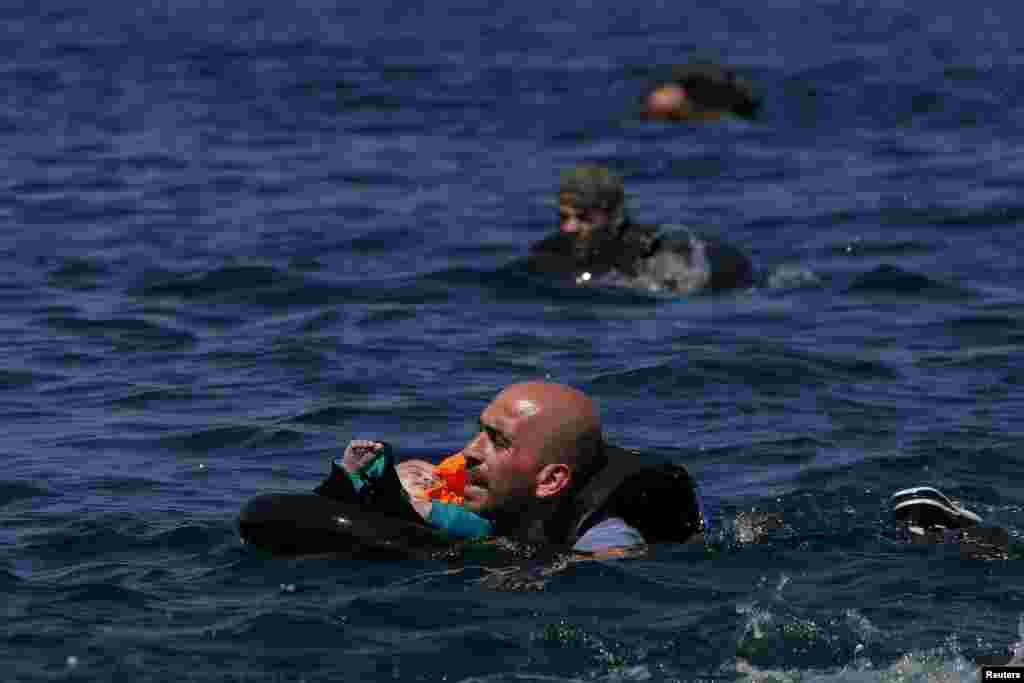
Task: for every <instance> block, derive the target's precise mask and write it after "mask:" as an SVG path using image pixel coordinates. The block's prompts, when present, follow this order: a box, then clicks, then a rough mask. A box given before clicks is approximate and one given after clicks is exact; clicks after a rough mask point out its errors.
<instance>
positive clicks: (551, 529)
mask: <svg viewBox="0 0 1024 683" xmlns="http://www.w3.org/2000/svg"><path fill="white" fill-rule="evenodd" d="M638 455H639V453H638V452H637V451H632V450H626V449H623V448H619V447H617V446H611V445H607V444H606V445H604V446H602V452H601V454H600V456H599V458H598V461H597V463H596V465H597V467H595V468H594V471H593V472H591V473H589V474H588V473H585V472H584V473H580V474H579V475H577V476H578V480H577V482H576V483H574V484H573V489H572V490H571V491H570V492H569V494H568V495H566V496H564V497H560V498H559V500H558V502H557V503H556V504H555V505H554V506H553V507H551V508H549V509H548V513H547V514H546V515H540V516H537V517H534V518H532V519H531V520H530V522H529V523H528V524H527V525H526V526H523V525H522V524H520V523H519V520H518V519H516V518H514V517H511V516H510V517H507V518H503V517H501V516H500V515H499V516H498V517H497V519H496V524H497V531H498V534H499V535H501V536H510V537H513V538H518V539H520V540H523V541H526V542H528V543H534V544H543V545H552V546H556V547H557V546H561V547H571V546H573V545H574V544H575V543H576V541H577V540H579V538H580V537H581V536H582V535H583V534H585V533H586V532H587V530H588V529H590V527H591V526H593V525H594V524H596V523H597V522H599V521H600V520H602V519H607V518H608V517H619V518H621V519H623V520H624V521H625V522H626V524H628V525H630V526H631V527H633V528H634V529H636V530H637V531H639V532H640V534H641V535H642V536H643V537H644V541H645V542H647V543H685V542H686V541H688V540H690V539H691V538H692V537H693V536H694V535H695V534H699V533H701V532H702V531H703V530H704V515H703V512H702V511H701V506H700V503H699V502H698V500H697V487H696V484H694V482H693V480H692V479H691V478H690V475H689V473H688V472H687V471H686V468H685V467H683V466H682V465H672V464H662V465H644V464H643V463H641V462H640V458H639V457H638Z"/></svg>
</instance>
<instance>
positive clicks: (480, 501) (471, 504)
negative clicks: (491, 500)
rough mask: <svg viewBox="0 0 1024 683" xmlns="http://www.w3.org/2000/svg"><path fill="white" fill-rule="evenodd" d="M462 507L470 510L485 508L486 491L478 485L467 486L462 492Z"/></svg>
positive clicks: (480, 510) (477, 510)
mask: <svg viewBox="0 0 1024 683" xmlns="http://www.w3.org/2000/svg"><path fill="white" fill-rule="evenodd" d="M462 496H463V502H462V507H464V508H466V509H467V510H469V511H470V512H482V511H483V510H485V509H487V499H488V496H487V491H486V490H485V489H482V488H480V487H479V486H467V487H466V489H465V490H464V491H463V492H462Z"/></svg>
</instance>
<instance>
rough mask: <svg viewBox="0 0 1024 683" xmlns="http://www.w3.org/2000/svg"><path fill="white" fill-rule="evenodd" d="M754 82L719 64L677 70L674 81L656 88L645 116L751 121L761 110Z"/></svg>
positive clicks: (693, 119) (686, 66) (646, 103)
mask: <svg viewBox="0 0 1024 683" xmlns="http://www.w3.org/2000/svg"><path fill="white" fill-rule="evenodd" d="M758 105H759V103H758V101H757V99H756V98H755V97H754V90H753V88H752V87H751V85H750V83H749V82H747V81H746V80H745V79H743V78H740V77H739V76H737V75H736V74H735V73H734V72H733V70H732V69H729V68H727V67H723V66H719V65H716V64H687V65H682V66H677V67H675V68H674V69H673V72H672V80H671V81H669V82H667V83H661V84H659V85H657V86H655V87H654V89H653V90H651V92H650V93H648V95H647V98H646V99H645V101H644V109H643V112H642V116H643V117H644V118H648V119H657V120H661V121H707V120H714V119H718V118H721V117H722V116H726V115H730V114H731V115H733V116H740V117H743V118H750V117H752V116H753V115H754V113H755V112H756V111H757V108H758Z"/></svg>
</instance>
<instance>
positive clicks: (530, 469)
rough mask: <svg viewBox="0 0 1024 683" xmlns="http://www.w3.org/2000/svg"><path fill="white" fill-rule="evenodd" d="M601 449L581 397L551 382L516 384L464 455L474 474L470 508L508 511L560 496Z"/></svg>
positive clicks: (593, 415)
mask: <svg viewBox="0 0 1024 683" xmlns="http://www.w3.org/2000/svg"><path fill="white" fill-rule="evenodd" d="M600 444H601V422H600V419H599V418H598V415H597V409H596V407H595V406H594V402H593V401H592V400H591V399H590V398H589V397H588V396H587V395H586V394H584V393H583V392H582V391H580V390H578V389H574V388H572V387H569V386H566V385H564V384H553V383H549V382H523V383H521V384H513V385H511V386H509V387H507V388H506V389H504V390H503V391H502V392H501V393H499V394H498V396H497V397H496V398H495V399H494V400H493V401H492V402H491V403H490V404H489V405H488V406H487V408H486V409H484V411H483V413H482V414H481V416H480V434H478V435H477V437H476V438H475V439H474V440H473V441H471V442H470V443H469V444H468V445H467V446H466V448H465V449H464V450H463V453H464V455H465V456H466V460H467V464H468V465H469V468H470V477H469V479H470V487H468V488H467V506H468V507H470V508H471V509H477V510H484V509H497V508H507V507H512V506H514V505H522V504H525V503H529V502H530V501H531V500H535V499H538V498H546V497H549V496H552V495H555V494H557V493H560V492H562V491H564V490H566V489H567V488H568V486H569V485H570V484H571V483H572V481H573V477H574V474H575V472H576V471H577V470H578V469H579V468H581V467H584V468H585V467H586V466H587V465H588V464H589V463H590V461H591V460H592V459H593V457H594V456H595V455H596V454H597V453H598V452H599V447H600ZM474 484H475V485H476V488H477V490H476V491H474Z"/></svg>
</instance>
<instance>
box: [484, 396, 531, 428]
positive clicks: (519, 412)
mask: <svg viewBox="0 0 1024 683" xmlns="http://www.w3.org/2000/svg"><path fill="white" fill-rule="evenodd" d="M540 411H541V407H540V403H539V402H538V401H536V400H535V399H532V398H530V397H528V396H520V395H516V394H509V393H503V394H501V395H500V396H499V397H498V398H497V399H495V400H494V402H492V403H491V404H490V405H489V406H487V408H486V409H485V410H484V412H483V415H482V416H481V417H482V418H483V419H484V420H488V419H490V420H492V421H496V422H497V421H503V420H519V419H522V418H526V417H533V416H534V415H536V414H537V413H539V412H540ZM495 426H497V424H496V425H495Z"/></svg>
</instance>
